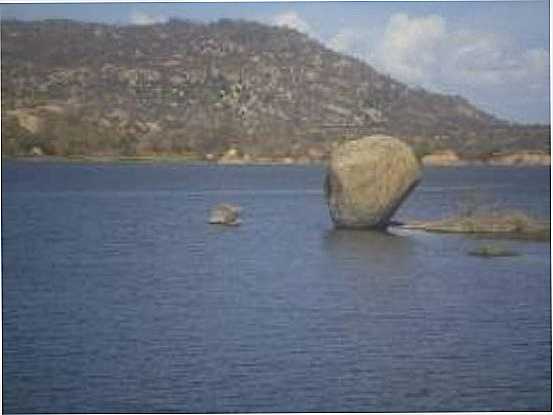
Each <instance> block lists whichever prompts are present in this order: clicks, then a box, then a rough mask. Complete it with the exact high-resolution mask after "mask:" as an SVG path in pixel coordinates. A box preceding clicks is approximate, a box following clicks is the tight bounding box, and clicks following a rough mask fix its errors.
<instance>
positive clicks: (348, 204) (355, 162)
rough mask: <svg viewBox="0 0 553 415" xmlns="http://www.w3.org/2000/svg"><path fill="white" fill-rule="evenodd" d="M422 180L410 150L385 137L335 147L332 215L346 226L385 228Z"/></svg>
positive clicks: (329, 180) (328, 186)
mask: <svg viewBox="0 0 553 415" xmlns="http://www.w3.org/2000/svg"><path fill="white" fill-rule="evenodd" d="M420 178H421V170H420V163H419V161H418V160H417V158H416V156H415V154H414V153H413V151H412V150H411V148H410V147H409V146H408V145H407V144H405V143H403V142H401V141H400V140H398V139H396V138H393V137H388V136H384V135H375V136H370V137H364V138H361V139H358V140H353V141H348V142H345V143H343V144H340V145H338V146H337V147H335V148H334V150H333V151H332V153H331V155H330V164H329V167H328V172H327V176H326V182H325V193H326V197H327V201H328V208H329V210H330V217H331V218H332V221H333V222H334V224H335V226H336V227H341V228H385V227H386V226H387V225H388V223H389V220H390V218H391V217H392V215H393V214H394V213H395V211H396V210H397V209H398V208H399V206H400V205H401V203H402V202H403V200H404V199H405V198H406V197H407V196H408V195H409V193H410V192H411V191H412V190H413V189H414V188H415V186H416V185H417V183H418V182H419V180H420Z"/></svg>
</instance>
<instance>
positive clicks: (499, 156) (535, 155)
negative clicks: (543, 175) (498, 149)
mask: <svg viewBox="0 0 553 415" xmlns="http://www.w3.org/2000/svg"><path fill="white" fill-rule="evenodd" d="M487 162H488V164H491V165H494V166H549V165H550V164H551V155H550V154H547V153H544V152H542V151H519V152H515V153H496V154H492V155H491V156H490V157H489V159H488V160H487Z"/></svg>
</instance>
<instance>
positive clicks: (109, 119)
mask: <svg viewBox="0 0 553 415" xmlns="http://www.w3.org/2000/svg"><path fill="white" fill-rule="evenodd" d="M1 35H2V38H1V39H2V44H1V46H2V69H1V70H2V98H3V99H2V122H3V125H4V129H3V133H4V134H3V135H2V147H3V154H4V155H20V154H28V153H29V152H32V151H33V149H38V151H40V152H41V153H45V154H51V155H62V156H65V155H125V156H135V155H156V154H194V155H196V156H198V157H200V158H205V157H209V156H211V157H220V156H222V155H224V154H225V153H227V152H228V151H229V150H232V151H234V152H235V153H237V154H240V155H247V156H248V157H252V158H254V159H255V158H260V157H273V158H275V157H289V158H292V159H301V158H306V159H309V160H321V159H325V158H326V157H327V156H328V153H329V151H330V149H331V147H332V145H333V143H335V142H337V141H341V140H344V139H349V138H355V137H359V136H361V135H367V134H373V133H384V134H390V135H394V136H398V137H399V138H401V139H403V140H404V141H406V142H408V143H409V144H411V145H412V146H414V147H415V149H416V151H417V152H418V153H420V154H425V153H429V152H432V151H440V150H447V149H453V150H455V151H456V152H458V153H459V154H462V155H463V156H465V157H469V158H470V157H473V158H474V157H483V156H485V155H487V154H491V153H495V152H498V151H518V150H530V151H536V150H540V151H549V136H550V133H549V126H545V125H537V124H532V125H523V124H515V123H511V122H508V121H505V120H501V119H500V118H498V117H496V116H494V115H491V114H488V113H486V112H484V111H482V110H480V109H478V108H477V107H475V106H474V105H472V104H471V103H470V102H469V101H468V100H466V99H465V98H463V97H461V96H458V95H456V96H451V95H443V94H437V93H433V92H429V91H426V90H424V89H422V88H412V87H409V86H407V85H406V84H404V83H402V82H399V81H396V80H394V79H393V78H391V77H390V76H388V75H385V74H381V73H380V72H378V71H376V70H375V69H374V68H373V67H372V66H370V65H369V64H367V63H365V62H363V61H361V60H359V59H357V58H354V57H350V56H347V55H343V54H340V53H338V52H335V51H333V50H331V49H329V48H327V47H325V46H324V45H322V44H320V43H319V42H317V41H316V40H313V39H311V38H309V37H308V36H307V35H305V34H303V33H300V32H297V31H295V30H293V29H288V28H281V27H275V26H267V25H264V24H261V23H257V22H248V21H242V20H240V21H237V20H228V19H222V20H219V21H217V22H213V23H198V22H192V21H182V20H175V19H173V20H170V21H168V22H167V23H163V24H154V25H148V26H133V25H122V26H114V25H107V24H101V23H82V22H77V21H72V20H45V21H39V22H22V21H16V20H10V21H7V20H4V21H2V25H1ZM35 151H36V150H35Z"/></svg>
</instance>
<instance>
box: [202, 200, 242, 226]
mask: <svg viewBox="0 0 553 415" xmlns="http://www.w3.org/2000/svg"><path fill="white" fill-rule="evenodd" d="M241 210H242V209H240V208H239V207H238V206H233V205H229V204H226V203H221V204H220V205H217V206H215V207H214V208H213V209H211V214H210V215H209V223H211V224H218V225H230V226H237V225H240V223H241V222H240V219H238V215H239V213H240V211H241Z"/></svg>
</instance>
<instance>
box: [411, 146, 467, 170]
mask: <svg viewBox="0 0 553 415" xmlns="http://www.w3.org/2000/svg"><path fill="white" fill-rule="evenodd" d="M421 161H422V164H424V165H425V166H462V165H464V164H466V163H465V162H464V161H463V160H461V159H460V158H459V156H458V155H457V153H456V152H455V151H453V150H442V151H436V152H434V153H430V154H427V155H425V156H424V157H423V158H422V160H421Z"/></svg>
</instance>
